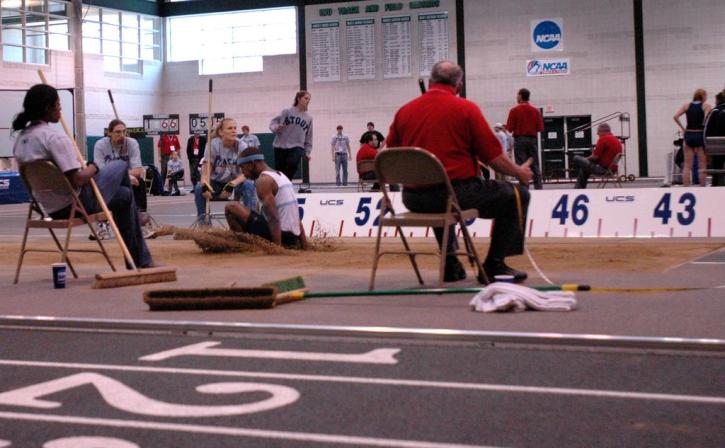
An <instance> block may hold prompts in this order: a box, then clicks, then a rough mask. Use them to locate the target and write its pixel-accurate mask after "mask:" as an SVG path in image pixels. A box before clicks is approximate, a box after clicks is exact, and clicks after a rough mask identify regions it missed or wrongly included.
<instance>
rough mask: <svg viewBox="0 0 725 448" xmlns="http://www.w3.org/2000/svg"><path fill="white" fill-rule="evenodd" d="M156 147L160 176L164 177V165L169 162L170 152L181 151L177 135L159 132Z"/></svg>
mask: <svg viewBox="0 0 725 448" xmlns="http://www.w3.org/2000/svg"><path fill="white" fill-rule="evenodd" d="M158 147H159V156H160V158H161V178H162V179H166V165H167V164H168V163H169V157H170V156H171V152H172V151H181V144H180V143H179V137H177V136H176V134H161V138H160V139H159V144H158ZM162 194H163V193H162Z"/></svg>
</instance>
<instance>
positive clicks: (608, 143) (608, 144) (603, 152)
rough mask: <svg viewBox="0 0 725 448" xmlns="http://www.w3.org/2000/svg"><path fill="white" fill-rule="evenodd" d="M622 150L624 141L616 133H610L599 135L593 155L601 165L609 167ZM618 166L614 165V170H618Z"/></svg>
mask: <svg viewBox="0 0 725 448" xmlns="http://www.w3.org/2000/svg"><path fill="white" fill-rule="evenodd" d="M620 152H622V143H621V142H620V141H619V139H618V138H617V137H616V136H615V135H614V134H611V133H609V134H604V135H602V136H601V137H599V140H597V146H596V147H595V148H594V152H593V153H592V155H593V156H596V157H597V163H598V164H599V165H601V166H603V167H604V168H609V165H610V164H611V163H612V160H614V157H615V156H616V155H617V154H619V153H620ZM616 168H617V167H616V166H614V167H612V171H616Z"/></svg>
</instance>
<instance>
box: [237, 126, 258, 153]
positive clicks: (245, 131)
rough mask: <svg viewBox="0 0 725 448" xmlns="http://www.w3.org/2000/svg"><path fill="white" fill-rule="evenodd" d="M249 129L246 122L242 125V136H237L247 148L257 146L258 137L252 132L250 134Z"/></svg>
mask: <svg viewBox="0 0 725 448" xmlns="http://www.w3.org/2000/svg"><path fill="white" fill-rule="evenodd" d="M249 130H250V129H249V126H247V125H246V124H245V125H244V126H242V136H241V137H240V138H239V140H241V141H243V142H244V143H246V145H247V148H259V146H260V144H259V138H257V136H256V135H254V134H250V133H249ZM259 149H262V148H259Z"/></svg>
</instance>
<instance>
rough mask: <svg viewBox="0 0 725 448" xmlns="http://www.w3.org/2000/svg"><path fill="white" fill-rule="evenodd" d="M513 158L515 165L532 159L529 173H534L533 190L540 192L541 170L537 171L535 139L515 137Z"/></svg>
mask: <svg viewBox="0 0 725 448" xmlns="http://www.w3.org/2000/svg"><path fill="white" fill-rule="evenodd" d="M514 158H515V159H516V164H517V165H522V164H523V163H524V162H526V160H528V159H533V161H532V163H531V171H532V172H533V173H534V189H536V190H541V189H542V188H544V186H543V184H542V181H541V169H539V149H538V147H537V145H536V137H527V136H520V137H515V138H514Z"/></svg>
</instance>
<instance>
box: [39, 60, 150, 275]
mask: <svg viewBox="0 0 725 448" xmlns="http://www.w3.org/2000/svg"><path fill="white" fill-rule="evenodd" d="M38 76H40V80H41V81H42V82H43V84H48V81H47V80H46V79H45V73H43V71H42V70H38ZM60 124H61V125H62V126H63V130H64V131H65V134H66V135H67V136H68V138H69V139H70V141H71V142H73V149H75V150H76V157H78V161H79V162H80V163H81V166H82V167H84V168H85V167H86V161H85V159H83V154H81V150H80V149H78V144H77V143H76V141H75V139H74V138H73V134H72V133H71V132H70V129H69V128H68V124H67V123H66V122H65V119H64V118H63V114H62V113H61V115H60ZM90 184H91V188H93V193H94V194H95V195H96V199H97V200H98V203H99V204H100V206H101V209H102V210H103V213H105V214H106V217H107V218H108V222H109V223H110V224H111V229H113V233H114V234H115V235H116V240H117V241H118V245H119V246H120V247H121V252H123V256H124V257H125V258H126V262H127V263H128V264H129V266H131V269H132V270H137V268H136V263H134V262H133V257H132V256H131V253H130V252H129V251H128V247H126V243H125V242H124V241H123V238H121V233H120V232H119V231H118V226H116V221H115V220H114V219H113V215H112V214H111V211H110V210H108V205H106V201H105V200H104V199H103V195H102V194H101V191H100V190H99V189H98V185H96V181H95V180H94V179H93V178H92V177H91V179H90Z"/></svg>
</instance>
